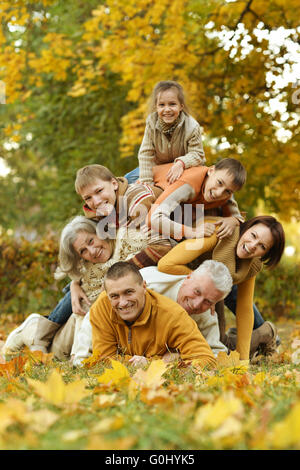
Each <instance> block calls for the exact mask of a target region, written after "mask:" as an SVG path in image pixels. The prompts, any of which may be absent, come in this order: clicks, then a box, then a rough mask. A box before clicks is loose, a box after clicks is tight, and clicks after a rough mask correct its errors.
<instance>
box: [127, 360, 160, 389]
mask: <svg viewBox="0 0 300 470" xmlns="http://www.w3.org/2000/svg"><path fill="white" fill-rule="evenodd" d="M166 370H167V365H166V363H165V362H164V361H163V360H161V359H158V360H155V361H152V362H151V364H150V366H149V367H148V369H147V370H143V369H139V370H137V371H136V373H135V374H134V376H133V377H132V378H133V380H135V381H136V382H137V383H138V384H139V385H143V386H145V387H147V388H151V387H159V386H160V385H162V384H163V382H164V381H165V379H164V378H163V377H162V375H163V374H164V373H165V372H166Z"/></svg>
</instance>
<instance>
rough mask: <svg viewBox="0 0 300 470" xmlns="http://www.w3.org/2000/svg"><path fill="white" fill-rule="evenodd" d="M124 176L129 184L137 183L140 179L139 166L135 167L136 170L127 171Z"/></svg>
mask: <svg viewBox="0 0 300 470" xmlns="http://www.w3.org/2000/svg"><path fill="white" fill-rule="evenodd" d="M124 176H125V178H126V179H127V181H128V183H129V184H132V183H135V182H136V181H137V180H138V179H139V176H140V169H139V167H137V168H135V169H134V170H132V171H130V172H129V173H126V175H124Z"/></svg>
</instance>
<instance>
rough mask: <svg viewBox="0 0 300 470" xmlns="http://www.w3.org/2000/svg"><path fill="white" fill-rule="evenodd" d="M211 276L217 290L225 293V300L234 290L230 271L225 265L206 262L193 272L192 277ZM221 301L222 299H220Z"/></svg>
mask: <svg viewBox="0 0 300 470" xmlns="http://www.w3.org/2000/svg"><path fill="white" fill-rule="evenodd" d="M198 276H209V277H210V278H211V280H212V281H213V283H214V284H215V287H216V289H218V290H219V291H221V292H223V294H224V295H223V299H224V298H225V297H226V296H227V295H228V294H229V292H230V291H231V289H232V277H231V274H230V272H229V269H228V268H227V266H225V264H223V263H220V262H219V261H215V260H212V259H208V260H206V261H204V262H203V263H202V264H200V266H198V268H197V269H195V271H193V272H192V274H191V277H193V278H195V277H198ZM220 300H221V299H220Z"/></svg>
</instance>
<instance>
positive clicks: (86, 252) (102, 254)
mask: <svg viewBox="0 0 300 470" xmlns="http://www.w3.org/2000/svg"><path fill="white" fill-rule="evenodd" d="M73 247H74V250H75V251H76V252H77V253H78V254H79V256H80V257H81V258H82V259H84V260H86V261H90V262H91V263H105V262H106V261H108V260H109V258H110V257H111V255H112V249H111V246H110V244H109V243H108V241H106V240H101V239H100V238H98V237H97V235H96V234H94V233H89V232H85V231H83V232H78V234H77V237H76V240H75V241H74V243H73Z"/></svg>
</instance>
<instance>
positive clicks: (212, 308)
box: [210, 304, 215, 315]
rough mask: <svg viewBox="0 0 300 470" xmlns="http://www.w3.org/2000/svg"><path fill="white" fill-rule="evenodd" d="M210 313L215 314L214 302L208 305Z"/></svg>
mask: <svg viewBox="0 0 300 470" xmlns="http://www.w3.org/2000/svg"><path fill="white" fill-rule="evenodd" d="M210 313H211V315H214V314H215V304H214V305H212V306H211V307H210Z"/></svg>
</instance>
